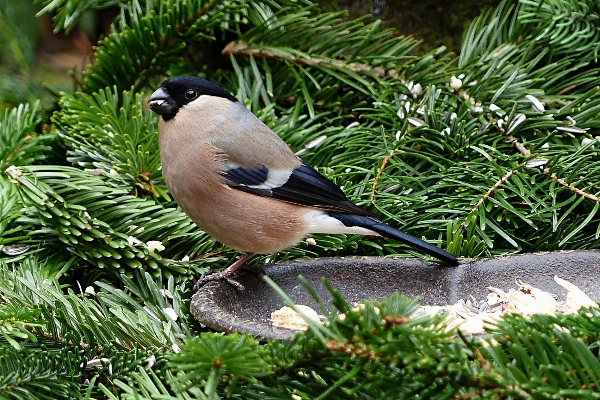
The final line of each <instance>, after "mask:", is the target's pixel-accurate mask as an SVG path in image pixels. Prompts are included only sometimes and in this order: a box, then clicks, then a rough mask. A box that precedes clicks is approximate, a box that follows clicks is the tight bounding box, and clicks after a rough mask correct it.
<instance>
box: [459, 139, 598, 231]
mask: <svg viewBox="0 0 600 400" xmlns="http://www.w3.org/2000/svg"><path fill="white" fill-rule="evenodd" d="M502 134H503V135H504V136H506V138H507V139H508V140H510V141H512V144H513V146H515V148H516V149H517V150H519V152H520V153H521V154H522V155H523V156H525V157H529V156H530V155H531V152H530V151H529V150H527V149H526V148H525V146H523V144H522V143H521V142H519V141H518V140H517V139H516V138H515V137H514V136H512V135H506V134H504V132H502ZM543 171H544V175H546V176H547V177H548V178H550V179H552V180H553V181H554V182H557V183H558V184H560V185H561V186H563V187H565V188H567V189H569V190H570V191H572V192H573V193H575V194H577V195H579V196H583V197H584V198H586V199H588V200H591V201H594V202H596V203H600V198H598V197H597V196H594V195H593V194H590V193H587V192H584V191H583V190H581V189H578V188H576V187H575V186H573V185H570V184H569V183H567V182H566V181H565V180H564V179H562V178H559V177H557V176H556V174H553V173H551V172H550V170H549V169H548V168H544V170H543ZM513 172H516V170H515V171H513ZM461 227H462V225H461Z"/></svg>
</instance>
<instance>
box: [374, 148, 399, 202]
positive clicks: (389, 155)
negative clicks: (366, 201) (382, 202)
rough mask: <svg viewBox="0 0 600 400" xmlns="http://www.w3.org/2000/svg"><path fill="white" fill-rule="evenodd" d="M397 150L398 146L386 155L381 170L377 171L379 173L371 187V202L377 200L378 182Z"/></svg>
mask: <svg viewBox="0 0 600 400" xmlns="http://www.w3.org/2000/svg"><path fill="white" fill-rule="evenodd" d="M397 150H398V148H397V147H396V148H395V149H394V150H392V151H390V153H389V154H388V155H387V156H385V158H384V159H383V161H382V162H381V167H379V170H378V171H377V175H376V176H375V180H374V181H373V188H372V189H371V199H370V202H371V204H373V203H374V202H375V189H377V184H378V183H379V179H381V174H383V170H384V169H385V166H386V165H387V163H388V162H389V161H390V158H392V157H393V156H394V154H395V153H396V151H397Z"/></svg>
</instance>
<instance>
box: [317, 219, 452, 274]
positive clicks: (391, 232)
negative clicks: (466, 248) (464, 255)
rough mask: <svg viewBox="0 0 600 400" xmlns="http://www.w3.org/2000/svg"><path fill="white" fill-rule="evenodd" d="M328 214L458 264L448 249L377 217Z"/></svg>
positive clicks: (343, 221) (449, 262)
mask: <svg viewBox="0 0 600 400" xmlns="http://www.w3.org/2000/svg"><path fill="white" fill-rule="evenodd" d="M328 214H329V216H331V217H333V218H336V219H338V220H339V221H340V222H341V223H343V224H344V225H346V226H359V227H361V228H367V229H370V230H372V231H373V232H376V233H378V234H380V235H381V236H384V237H386V238H389V239H393V240H396V241H398V242H400V243H404V244H407V245H409V246H411V247H412V248H414V249H416V250H418V251H420V252H422V253H425V254H428V255H430V256H432V257H435V258H437V259H438V260H440V261H442V262H444V263H446V264H451V265H457V264H458V259H457V258H456V257H454V256H453V255H452V254H450V253H448V252H447V251H445V250H442V249H440V248H439V247H437V246H435V245H433V244H431V243H427V242H425V241H423V240H421V239H419V238H416V237H414V236H412V235H409V234H407V233H404V232H400V231H399V230H397V229H394V228H392V227H391V226H389V225H386V224H384V223H383V222H381V221H379V220H377V219H374V218H371V217H367V216H364V215H358V214H347V213H341V212H334V211H329V212H328Z"/></svg>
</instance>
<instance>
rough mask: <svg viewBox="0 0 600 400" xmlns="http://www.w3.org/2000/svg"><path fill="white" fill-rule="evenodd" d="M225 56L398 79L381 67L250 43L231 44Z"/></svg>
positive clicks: (226, 49)
mask: <svg viewBox="0 0 600 400" xmlns="http://www.w3.org/2000/svg"><path fill="white" fill-rule="evenodd" d="M222 54H224V55H233V56H235V55H241V56H246V57H256V58H265V59H275V60H287V61H291V62H293V63H295V64H299V65H304V66H321V67H324V68H335V69H340V70H350V71H352V72H353V73H355V74H357V75H372V76H376V77H378V78H383V77H385V76H392V77H395V78H397V77H398V76H397V74H396V73H395V72H394V71H385V70H384V69H382V68H380V67H372V66H369V65H367V64H361V63H352V62H351V63H347V62H344V61H341V60H337V59H331V58H325V57H316V56H311V55H308V54H301V53H298V52H296V53H294V54H291V53H287V52H284V51H282V50H277V49H262V48H256V47H252V46H250V45H249V44H248V43H244V42H242V41H240V42H235V43H234V42H230V43H228V44H227V46H225V48H224V49H223V51H222Z"/></svg>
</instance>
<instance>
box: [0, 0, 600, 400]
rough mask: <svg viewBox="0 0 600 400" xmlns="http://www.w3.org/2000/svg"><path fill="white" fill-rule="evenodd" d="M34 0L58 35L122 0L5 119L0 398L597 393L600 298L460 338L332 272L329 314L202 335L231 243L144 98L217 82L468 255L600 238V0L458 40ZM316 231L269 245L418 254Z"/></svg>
mask: <svg viewBox="0 0 600 400" xmlns="http://www.w3.org/2000/svg"><path fill="white" fill-rule="evenodd" d="M39 3H40V4H41V5H42V6H43V7H44V8H43V9H42V11H41V12H42V13H47V12H52V13H53V15H54V16H55V17H54V24H55V29H56V30H57V31H59V30H65V31H69V30H70V29H71V28H72V27H73V26H74V24H76V22H77V21H78V19H79V18H81V16H82V14H83V12H84V11H86V10H91V9H96V8H102V7H107V6H114V5H117V6H119V7H120V10H121V12H120V15H119V16H118V17H117V19H116V20H115V21H114V24H113V26H112V30H111V33H110V34H109V35H108V36H106V37H105V38H104V39H102V40H101V41H100V42H99V43H98V45H97V47H96V53H95V63H94V64H93V65H91V66H89V67H88V69H86V70H85V71H84V72H83V80H82V81H81V82H80V84H79V86H78V87H77V90H76V92H75V93H73V94H67V93H62V94H61V96H60V99H58V100H57V103H56V104H55V105H54V106H53V108H52V109H44V108H43V107H42V105H40V103H31V104H21V105H18V106H15V107H14V108H12V109H10V110H7V111H5V114H4V117H3V119H2V120H1V122H0V169H1V171H2V172H3V173H2V176H0V250H1V251H2V258H1V259H0V398H1V399H4V398H6V399H26V398H48V399H50V398H52V399H59V398H64V399H72V398H85V399H91V398H108V399H118V398H124V399H191V398H203V399H217V398H244V399H252V398H260V399H289V398H294V399H298V398H303V399H324V398H328V399H348V398H361V399H371V398H381V399H388V398H432V399H445V398H493V399H496V398H581V399H587V398H590V399H592V398H598V397H600V394H599V393H600V390H599V385H600V363H599V361H598V343H599V340H600V326H599V323H598V321H600V319H599V317H600V315H599V311H598V310H597V309H586V310H581V311H580V312H579V314H577V315H573V316H564V315H558V316H552V317H550V316H534V317H533V318H531V319H525V318H522V317H516V316H507V317H505V318H504V319H503V320H502V321H500V322H499V323H498V324H497V326H491V325H490V326H489V327H488V328H489V334H488V335H486V336H484V337H465V336H464V335H462V334H461V333H460V332H457V331H451V330H448V329H447V325H446V322H445V320H444V317H443V316H436V317H429V316H425V315H423V314H416V313H415V310H416V308H417V306H418V300H417V299H406V298H403V297H401V296H398V295H394V296H391V297H389V298H387V299H383V300H382V301H379V302H367V303H366V304H365V307H364V308H361V309H358V310H355V309H353V308H352V307H350V305H348V304H347V303H346V302H345V300H344V299H343V298H342V297H341V296H340V295H339V294H338V293H337V292H336V291H335V289H334V288H330V291H331V292H332V294H333V296H334V302H333V308H334V310H333V311H328V310H327V309H326V308H324V307H323V308H322V310H321V312H322V313H323V314H324V315H326V316H327V323H326V324H325V325H324V326H319V325H315V324H314V323H313V324H312V325H311V329H310V330H309V331H308V332H307V333H303V334H298V335H297V336H296V337H294V338H293V339H292V340H290V341H287V342H279V341H272V342H268V343H261V342H259V341H258V340H257V339H256V338H252V337H249V336H248V335H222V334H217V333H212V332H206V330H205V329H203V328H202V327H200V326H199V325H198V324H197V323H196V322H195V321H194V320H193V318H192V317H191V315H190V314H189V312H188V309H187V308H188V306H189V299H190V297H191V294H192V293H191V287H192V285H193V279H194V277H195V276H197V275H198V274H199V273H201V272H202V271H205V270H206V269H207V268H215V267H221V266H225V265H227V264H228V263H230V262H232V261H233V260H234V259H235V255H236V254H235V252H234V251H232V250H230V249H227V248H223V247H222V246H221V245H220V244H218V243H215V242H214V241H213V240H212V239H211V238H209V237H208V236H207V235H206V234H205V233H204V232H202V231H201V230H199V229H198V228H197V227H196V226H195V225H194V224H193V223H192V222H191V221H190V220H189V219H188V218H187V217H186V216H185V214H183V212H182V211H181V210H180V209H179V208H178V207H177V205H176V204H175V203H174V202H173V201H172V199H171V198H170V195H169V193H168V189H167V188H166V186H165V185H164V182H163V180H162V177H161V170H160V158H159V153H158V143H157V142H158V140H157V135H156V131H157V126H158V119H157V117H156V115H153V114H152V113H149V112H148V111H147V110H145V108H144V99H145V97H146V96H147V95H148V94H149V93H150V92H151V90H152V89H153V88H155V87H156V86H157V85H158V84H159V83H160V81H161V80H162V79H164V77H165V76H173V75H180V74H195V75H200V76H204V77H208V78H209V79H211V80H214V81H217V82H218V83H220V84H222V85H223V86H225V87H226V88H227V89H228V90H230V91H231V92H232V93H234V94H235V95H236V97H237V98H238V99H239V100H240V101H242V102H243V103H244V104H246V105H247V107H248V108H249V109H251V110H252V111H253V112H254V113H255V114H256V115H257V116H258V117H259V118H261V119H262V120H263V121H264V122H265V123H266V124H267V125H269V126H270V127H271V128H272V129H273V130H274V131H275V132H277V133H278V134H279V135H281V137H282V138H283V139H284V140H285V141H286V142H287V143H288V144H289V145H290V146H291V147H292V149H293V150H294V151H296V152H298V154H300V155H302V157H303V159H305V160H306V161H307V162H309V163H311V164H313V165H315V166H316V167H317V168H318V169H319V170H320V171H321V172H323V173H324V174H325V175H326V176H328V177H329V178H331V179H332V180H334V181H335V182H336V183H337V184H339V185H341V186H343V189H344V191H345V193H346V194H347V195H348V196H349V197H350V198H351V199H352V200H353V201H355V202H356V203H358V204H360V205H362V206H364V207H367V208H369V209H372V210H373V211H375V212H377V213H379V214H380V215H382V216H383V217H384V220H386V221H387V222H389V223H390V224H392V225H394V226H397V227H399V228H400V229H402V230H404V231H407V232H409V233H412V234H415V235H417V236H420V237H424V238H426V239H427V240H429V241H431V242H434V243H437V244H438V245H439V246H441V247H444V248H447V249H448V250H449V251H450V252H452V253H454V254H456V255H460V256H463V257H482V256H494V255H504V254H511V253H517V252H523V251H536V250H559V249H574V248H581V249H594V248H598V247H599V246H600V224H599V222H600V214H599V213H598V211H599V209H600V205H599V204H600V200H599V198H598V189H597V188H598V187H599V186H600V174H599V173H598V171H599V168H600V164H599V161H598V148H599V146H600V145H599V144H598V143H597V140H596V137H597V135H600V133H599V127H600V117H599V115H600V113H599V112H598V110H599V109H600V90H599V89H598V86H597V82H598V78H599V75H600V71H599V69H598V65H597V53H598V43H599V40H598V35H599V33H598V32H600V21H599V19H598V11H600V10H598V6H597V4H596V2H594V1H575V0H543V1H540V2H537V1H530V0H518V1H517V0H505V1H503V2H502V4H500V5H499V6H498V7H497V8H496V9H494V10H490V11H489V12H487V13H485V14H484V15H482V16H480V17H479V18H478V19H476V20H475V21H473V22H472V23H471V25H470V27H469V29H468V30H467V31H466V32H465V34H464V37H463V44H462V48H461V52H460V54H459V55H458V56H456V57H455V56H453V55H451V54H446V53H445V51H444V49H438V50H435V51H433V52H430V53H428V54H425V55H423V56H418V57H417V56H414V55H413V54H412V51H413V50H414V49H415V48H416V47H417V46H418V45H419V43H418V41H416V40H415V39H413V38H407V37H401V36H397V35H396V34H395V33H394V32H393V31H391V30H382V29H381V28H380V25H381V23H380V22H375V23H371V24H367V25H365V24H364V22H363V20H361V19H359V20H347V19H346V18H345V15H344V13H322V12H320V11H319V9H318V6H317V5H315V4H312V3H310V2H309V1H304V0H303V1H294V0H263V1H259V0H168V1H143V0H132V1H130V2H125V1H117V0H89V1H75V0H40V1H39ZM0 17H1V15H0ZM0 22H2V20H1V19H0ZM7 40H10V38H9V39H7ZM216 52H218V54H219V56H215V54H216ZM0 93H1V91H0ZM314 239H315V243H314V244H310V243H308V242H307V243H301V244H299V245H298V246H297V247H295V248H293V249H289V250H286V251H283V252H281V253H279V254H274V255H270V256H268V257H262V258H261V257H258V258H257V262H262V261H265V259H268V260H270V261H277V260H283V259H288V258H300V257H314V256H335V255H339V256H343V255H381V256H408V255H412V251H411V250H410V249H408V248H407V247H406V246H404V245H401V244H398V243H395V242H390V241H374V240H373V239H371V238H365V237H362V236H355V235H348V236H345V235H333V236H326V235H316V236H315V238H314ZM160 246H164V249H163V250H159V249H157V247H158V248H160ZM281 295H282V296H284V297H285V293H283V292H282V293H281ZM288 300H289V299H288ZM338 313H343V314H344V315H345V317H344V318H343V319H342V318H340V317H339V316H338Z"/></svg>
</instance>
